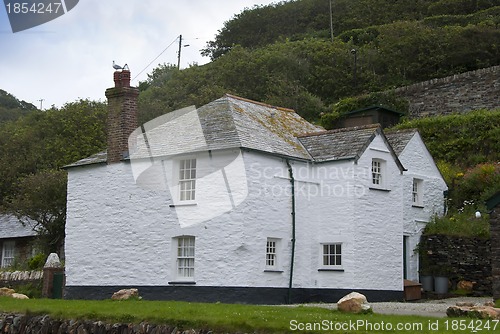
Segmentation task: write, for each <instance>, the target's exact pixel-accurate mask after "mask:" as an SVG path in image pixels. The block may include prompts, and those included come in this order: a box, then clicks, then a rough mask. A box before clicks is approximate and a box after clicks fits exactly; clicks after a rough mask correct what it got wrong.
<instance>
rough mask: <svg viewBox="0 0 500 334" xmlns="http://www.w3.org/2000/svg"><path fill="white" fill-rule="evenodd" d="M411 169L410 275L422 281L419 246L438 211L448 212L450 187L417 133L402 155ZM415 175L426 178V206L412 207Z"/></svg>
mask: <svg viewBox="0 0 500 334" xmlns="http://www.w3.org/2000/svg"><path fill="white" fill-rule="evenodd" d="M399 159H400V161H401V162H402V163H403V165H404V166H405V168H406V169H407V171H406V172H405V173H404V181H403V185H404V187H403V189H404V196H403V201H404V225H403V228H404V234H405V235H406V236H408V237H409V255H410V261H409V262H408V278H409V279H410V280H414V281H418V280H419V278H418V253H416V252H415V251H414V250H415V249H416V247H417V245H418V243H419V242H420V236H421V235H422V231H423V229H424V228H425V225H426V224H427V223H428V222H429V221H430V219H431V217H432V216H433V215H435V214H437V215H442V214H443V213H444V197H443V192H444V191H445V190H447V189H448V187H447V185H446V182H445V181H444V179H443V177H442V175H441V173H440V172H439V170H438V168H437V166H436V164H435V163H434V160H433V158H432V156H431V155H430V153H429V151H428V150H427V148H426V147H425V144H424V142H423V140H422V137H421V136H420V134H419V133H418V132H417V133H416V134H415V135H414V136H413V138H412V139H411V140H410V141H409V142H408V144H407V145H406V147H405V149H404V150H403V152H401V154H400V156H399ZM413 178H418V179H421V180H423V187H424V199H423V207H414V206H412V186H413Z"/></svg>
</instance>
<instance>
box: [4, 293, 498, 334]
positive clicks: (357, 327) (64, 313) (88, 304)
mask: <svg viewBox="0 0 500 334" xmlns="http://www.w3.org/2000/svg"><path fill="white" fill-rule="evenodd" d="M2 311H3V312H20V313H30V314H48V315H50V316H51V317H53V318H59V319H86V320H102V321H108V322H111V323H116V322H120V323H140V322H142V321H147V322H149V323H154V324H167V325H170V326H177V327H178V328H179V329H210V330H213V331H214V332H225V333H228V332H233V333H234V332H239V333H242V332H247V333H248V332H250V333H294V332H296V333H332V332H335V333H374V332H377V333H472V332H473V330H474V329H475V330H477V331H481V332H483V333H490V332H491V333H495V332H496V333H500V324H499V323H498V321H492V320H490V321H480V320H476V319H464V318H460V319H459V318H454V319H452V318H442V319H438V318H428V317H419V316H388V315H380V314H364V315H350V314H345V313H340V312H338V311H331V310H327V309H324V308H318V307H309V306H299V307H285V306H255V305H237V304H219V303H216V304H204V303H186V302H171V301H144V300H142V301H137V300H134V301H111V300H105V301H87V300H85V301H83V300H53V299H30V300H16V299H12V298H6V297H0V312H2ZM494 327H495V328H494Z"/></svg>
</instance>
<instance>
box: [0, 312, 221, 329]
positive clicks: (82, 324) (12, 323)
mask: <svg viewBox="0 0 500 334" xmlns="http://www.w3.org/2000/svg"><path fill="white" fill-rule="evenodd" d="M0 333H2V334H38V333H43V334H66V333H68V334H69V333H99V334H171V333H172V334H173V333H175V334H205V333H213V332H212V331H209V330H206V329H202V330H194V329H189V330H183V329H178V328H177V327H175V326H169V325H154V324H149V323H145V322H142V323H140V324H138V325H134V324H126V323H115V324H110V323H104V322H101V321H89V320H57V319H52V318H50V317H48V316H32V315H21V314H1V313H0Z"/></svg>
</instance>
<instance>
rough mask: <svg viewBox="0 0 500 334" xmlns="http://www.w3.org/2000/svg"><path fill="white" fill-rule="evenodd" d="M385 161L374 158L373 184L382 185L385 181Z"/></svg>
mask: <svg viewBox="0 0 500 334" xmlns="http://www.w3.org/2000/svg"><path fill="white" fill-rule="evenodd" d="M382 169H383V161H382V160H379V159H373V160H372V184H374V185H377V186H381V185H382V181H383V174H382Z"/></svg>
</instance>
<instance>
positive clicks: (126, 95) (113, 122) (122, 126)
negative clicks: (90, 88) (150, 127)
mask: <svg viewBox="0 0 500 334" xmlns="http://www.w3.org/2000/svg"><path fill="white" fill-rule="evenodd" d="M113 79H114V81H115V87H113V88H108V89H106V98H107V99H108V164H110V163H115V162H119V161H121V160H123V158H126V157H128V155H129V152H128V137H129V135H130V134H131V133H132V132H133V131H134V130H135V129H136V128H137V96H138V95H139V89H138V88H136V87H130V71H129V70H122V71H116V72H115V73H114V75H113Z"/></svg>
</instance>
